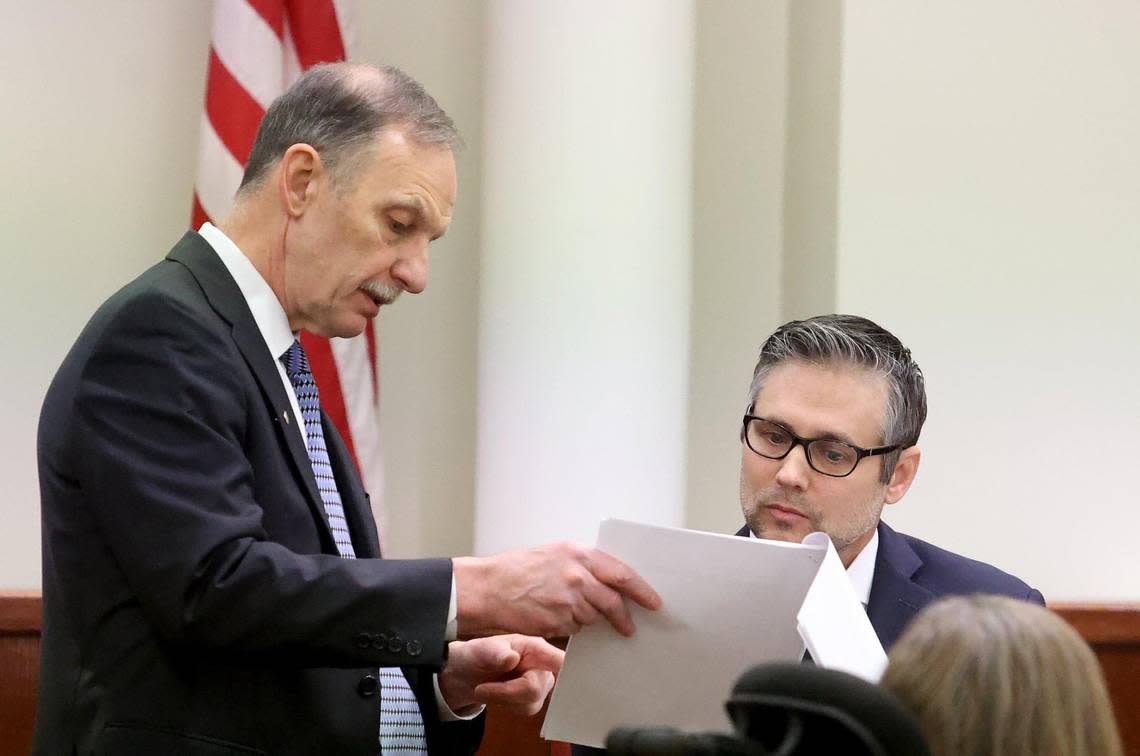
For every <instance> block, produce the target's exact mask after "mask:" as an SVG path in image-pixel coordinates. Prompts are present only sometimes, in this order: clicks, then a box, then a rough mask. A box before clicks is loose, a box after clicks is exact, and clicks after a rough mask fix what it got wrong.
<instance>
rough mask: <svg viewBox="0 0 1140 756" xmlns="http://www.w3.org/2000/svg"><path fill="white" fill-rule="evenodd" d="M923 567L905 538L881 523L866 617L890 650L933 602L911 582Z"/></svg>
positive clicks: (931, 598)
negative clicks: (910, 624)
mask: <svg viewBox="0 0 1140 756" xmlns="http://www.w3.org/2000/svg"><path fill="white" fill-rule="evenodd" d="M922 564H923V562H922V559H920V558H919V556H918V555H917V554H915V553H914V549H912V548H911V547H910V544H908V543H907V542H906V539H905V538H903V537H902V536H900V535H899V534H898V533H896V532H895V531H893V530H891V528H890V527H888V526H887V524H886V523H884V522H880V523H879V554H878V556H877V557H876V558H875V576H874V578H873V579H872V581H871V598H870V601H869V602H868V604H867V616H868V617H869V618H870V620H871V626H872V627H874V628H875V633H876V635H878V636H879V642H881V643H882V644H883V648H884V649H886V650H888V651H889V650H890V648H891V646H893V645H894V643H895V641H897V640H898V638H899V635H901V634H902V631H903V629H904V628H905V627H906V625H907V623H909V622H910V620H911V619H912V618H913V617H914V615H916V614H918V612H919V610H920V609H922V608H923V607H924V606H926V605H927V604H929V603H930V602H931V601H933V600H934V594H933V593H931V592H930V591H928V590H926V589H925V588H923V587H922V586H920V585H919V584H918V583H915V582H914V581H913V580H912V577H913V576H914V574H915V573H916V572H918V570H919V568H921V567H922Z"/></svg>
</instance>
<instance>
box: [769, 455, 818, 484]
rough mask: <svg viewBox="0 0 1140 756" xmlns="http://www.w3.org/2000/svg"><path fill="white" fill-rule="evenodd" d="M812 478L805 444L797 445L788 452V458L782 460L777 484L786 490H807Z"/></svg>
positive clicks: (777, 474)
mask: <svg viewBox="0 0 1140 756" xmlns="http://www.w3.org/2000/svg"><path fill="white" fill-rule="evenodd" d="M810 477H811V465H809V464H808V461H807V449H805V448H804V445H803V444H796V445H795V446H793V447H792V450H791V451H790V452H788V456H786V457H784V458H783V459H782V460H780V469H779V470H778V471H777V472H776V482H777V483H779V484H780V485H782V486H784V487H786V488H798V489H801V490H802V489H806V488H807V485H808V480H809V479H810Z"/></svg>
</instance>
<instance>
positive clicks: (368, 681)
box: [356, 675, 380, 698]
mask: <svg viewBox="0 0 1140 756" xmlns="http://www.w3.org/2000/svg"><path fill="white" fill-rule="evenodd" d="M378 687H380V684H379V683H378V682H376V678H375V677H373V676H372V675H365V676H364V677H362V678H360V682H358V683H357V684H356V692H357V693H359V694H360V695H361V697H362V698H371V697H372V696H374V695H376V689H377V688H378Z"/></svg>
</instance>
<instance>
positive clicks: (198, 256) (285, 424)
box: [167, 231, 336, 554]
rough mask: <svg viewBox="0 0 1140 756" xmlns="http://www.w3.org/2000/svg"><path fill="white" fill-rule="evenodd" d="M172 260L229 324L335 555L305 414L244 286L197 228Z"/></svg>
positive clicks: (174, 251)
mask: <svg viewBox="0 0 1140 756" xmlns="http://www.w3.org/2000/svg"><path fill="white" fill-rule="evenodd" d="M167 259H168V260H173V261H174V262H177V263H180V264H182V265H184V266H185V267H186V268H187V269H188V270H189V271H190V273H191V274H192V275H193V276H194V278H195V279H196V280H197V281H198V285H199V286H201V287H202V291H203V293H205V295H206V299H207V300H209V302H210V305H211V306H212V307H213V308H214V309H215V310H216V311H217V313H218V314H219V315H221V316H222V317H223V318H224V319H225V320H226V322H228V323H229V324H230V326H231V329H232V330H231V333H232V335H233V338H234V343H235V344H236V345H237V347H238V350H239V351H240V352H241V354H242V357H244V358H245V362H246V364H247V365H248V366H249V369H250V372H252V373H253V377H254V379H255V380H256V381H257V384H258V386H259V387H260V389H261V393H262V396H263V397H264V399H265V402H266V405H267V411H268V412H269V413H270V414H271V416H272V417H273V421H274V425H276V427H277V437H278V441H280V443H281V445H282V446H283V447H284V449H285V452H286V455H287V456H288V458H289V461H290V463H291V466H292V468H293V474H294V476H295V477H296V479H297V482H298V484H299V485H300V487H301V489H302V490H303V491H304V493H305V499H306V500H307V501H308V504H309V509H310V510H312V514H313V516H314V518H315V519H316V522H317V524H318V529H319V530H320V532H321V542H322V544H323V548H324V550H325V551H329V552H331V553H334V554H335V553H336V542H335V541H334V540H333V536H332V530H331V529H330V527H329V522H328V515H327V514H326V513H325V507H324V503H323V502H322V501H321V494H320V491H319V490H318V489H317V480H316V477H315V476H314V475H313V466H312V463H311V462H310V461H309V452H308V450H307V449H305V444H304V441H303V440H302V438H301V433H300V431H299V430H298V429H297V428H296V427H295V424H296V423H297V422H300V418H295V417H293V412H292V410H291V409H290V404H289V397H288V396H287V395H286V393H285V386H284V385H283V384H282V382H281V374H280V373H279V372H278V371H277V365H276V363H275V359H276V358H275V356H274V355H271V354H270V353H269V349H268V347H267V346H266V345H265V339H264V338H263V337H262V335H261V331H260V330H258V328H257V322H256V321H255V320H254V319H253V314H252V313H251V312H250V311H249V306H248V305H247V304H246V302H245V297H243V296H242V293H241V289H239V288H238V285H237V284H236V283H235V282H234V280H233V277H232V276H231V275H230V273H229V271H228V270H227V269H226V266H225V264H224V263H222V261H221V259H220V258H219V257H218V255H217V253H216V252H214V249H213V247H211V246H210V245H209V243H208V242H206V240H205V239H203V238H202V237H201V236H199V235H198V234H197V233H196V232H194V231H188V232H187V233H186V235H185V236H183V237H182V239H181V240H180V241H179V242H178V244H176V245H175V246H174V249H172V250H171V251H170V254H169V255H167Z"/></svg>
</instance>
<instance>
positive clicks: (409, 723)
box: [281, 341, 427, 756]
mask: <svg viewBox="0 0 1140 756" xmlns="http://www.w3.org/2000/svg"><path fill="white" fill-rule="evenodd" d="M281 364H282V365H284V366H285V373H286V374H287V375H288V376H289V382H290V383H292V384H293V391H294V392H295V393H296V394H297V404H298V406H299V407H300V408H301V417H302V419H303V420H304V423H305V431H306V433H307V435H308V448H309V462H310V463H311V464H312V466H313V475H314V476H316V479H317V489H318V490H319V491H320V492H321V501H322V502H323V503H324V505H325V514H327V515H328V518H329V527H330V528H332V534H333V539H334V540H335V541H336V548H337V551H338V552H340V555H341V556H342V557H344V558H345V559H355V558H356V552H355V551H354V550H353V548H352V538H351V537H350V535H349V532H348V521H347V520H346V519H345V518H344V506H343V505H342V504H341V500H340V492H339V491H337V487H336V477H335V476H334V475H333V469H332V465H331V464H330V462H329V452H328V449H327V448H326V447H325V433H324V430H323V429H322V428H321V400H320V396H319V395H318V393H317V382H316V381H315V380H313V373H312V371H311V370H310V369H309V358H308V355H306V354H305V350H304V348H302V346H301V342H300V341H294V342H293V346H291V347H289V351H287V352H286V353H285V354H283V355H281ZM379 677H380V686H381V687H380V752H381V753H383V754H396V753H398V754H408V756H416V755H422V756H427V740H426V739H425V736H424V722H423V717H422V716H421V714H420V707H419V703H417V701H416V696H415V693H413V692H412V689H411V687H409V686H408V681H407V679H406V678H405V677H404V673H403V672H401V671H400V668H399V667H384V668H381V669H380V675H379Z"/></svg>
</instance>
